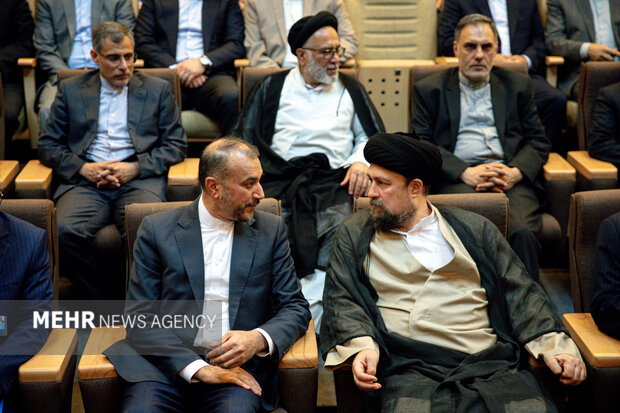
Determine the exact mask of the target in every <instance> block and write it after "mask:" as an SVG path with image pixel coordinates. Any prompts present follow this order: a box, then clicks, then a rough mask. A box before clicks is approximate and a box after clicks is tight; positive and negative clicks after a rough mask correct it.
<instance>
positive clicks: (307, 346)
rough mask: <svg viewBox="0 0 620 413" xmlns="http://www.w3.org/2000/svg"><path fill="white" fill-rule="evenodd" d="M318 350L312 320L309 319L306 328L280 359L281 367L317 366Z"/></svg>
mask: <svg viewBox="0 0 620 413" xmlns="http://www.w3.org/2000/svg"><path fill="white" fill-rule="evenodd" d="M318 362H319V352H318V349H317V347H316V334H315V333H314V320H310V324H309V325H308V330H307V331H306V333H305V334H304V335H303V336H301V337H300V338H299V340H297V341H296V342H295V344H293V347H291V348H290V350H289V351H287V352H286V354H285V355H284V357H283V358H282V360H280V365H279V366H278V367H279V368H281V369H300V368H310V367H316V366H318Z"/></svg>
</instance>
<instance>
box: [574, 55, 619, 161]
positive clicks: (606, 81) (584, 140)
mask: <svg viewBox="0 0 620 413" xmlns="http://www.w3.org/2000/svg"><path fill="white" fill-rule="evenodd" d="M616 82H620V62H587V63H585V64H582V65H581V70H580V71H579V95H578V97H577V102H578V115H577V133H578V137H579V149H581V150H586V149H587V144H588V136H589V135H590V129H591V128H592V115H593V114H594V106H595V105H596V98H597V97H598V91H599V89H600V88H602V87H605V86H607V85H611V84H612V83H616Z"/></svg>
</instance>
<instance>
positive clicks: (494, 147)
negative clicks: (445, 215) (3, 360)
mask: <svg viewBox="0 0 620 413" xmlns="http://www.w3.org/2000/svg"><path fill="white" fill-rule="evenodd" d="M497 36H498V35H497V30H496V29H495V25H494V24H493V21H492V20H491V19H490V18H488V17H486V16H483V15H480V14H470V15H468V16H465V17H463V18H462V19H461V20H460V21H459V23H458V25H457V26H456V30H455V35H454V39H455V41H454V54H455V56H457V57H458V58H459V67H458V68H453V69H448V70H446V71H443V72H442V73H439V74H437V75H435V76H429V77H427V78H425V79H422V80H421V81H419V82H415V84H414V88H413V94H414V102H415V108H414V117H413V120H412V122H411V129H412V130H414V131H415V132H416V133H417V135H418V136H419V137H420V138H422V139H425V140H428V141H430V142H432V143H434V144H435V145H437V146H439V149H440V150H441V154H442V156H443V159H444V162H443V168H442V171H443V173H442V177H443V180H442V181H441V182H440V184H439V185H438V186H437V187H436V188H435V189H434V190H435V191H436V192H438V193H468V192H476V191H492V192H504V193H505V194H506V196H507V197H508V200H509V202H510V208H509V219H508V225H509V228H508V237H509V240H510V245H512V248H513V249H514V250H515V252H516V253H517V256H519V258H520V259H521V261H523V264H524V265H525V268H527V271H528V273H529V274H530V276H531V277H532V278H533V279H534V280H538V271H539V268H538V255H539V250H540V244H539V243H538V240H537V238H536V234H537V233H538V232H539V231H540V229H541V227H542V216H541V213H540V202H539V198H538V197H539V196H540V197H544V186H543V185H542V183H541V182H540V177H539V173H540V171H541V169H542V166H543V165H544V163H545V162H546V161H547V157H548V155H549V142H548V141H547V138H546V137H545V131H544V129H543V127H542V125H541V123H540V119H539V117H538V113H537V112H536V106H535V105H534V99H533V96H532V81H531V80H530V78H529V77H528V76H525V75H523V74H521V73H517V72H514V71H508V70H504V69H501V68H498V67H492V66H493V59H494V57H495V54H496V53H497V40H498V37H497Z"/></svg>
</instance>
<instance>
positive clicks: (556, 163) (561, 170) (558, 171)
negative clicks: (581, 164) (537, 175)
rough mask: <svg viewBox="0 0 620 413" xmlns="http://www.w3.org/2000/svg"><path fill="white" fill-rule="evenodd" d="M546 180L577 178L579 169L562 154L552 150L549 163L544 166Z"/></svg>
mask: <svg viewBox="0 0 620 413" xmlns="http://www.w3.org/2000/svg"><path fill="white" fill-rule="evenodd" d="M543 171H544V174H545V181H557V180H567V179H568V180H576V179H577V171H576V170H575V168H573V166H572V165H571V164H570V163H568V161H566V159H564V158H562V156H560V154H558V153H555V152H551V153H550V154H549V159H547V163H545V165H544V166H543Z"/></svg>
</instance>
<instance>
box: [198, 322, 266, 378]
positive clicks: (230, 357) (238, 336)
mask: <svg viewBox="0 0 620 413" xmlns="http://www.w3.org/2000/svg"><path fill="white" fill-rule="evenodd" d="M267 346H268V344H267V340H265V337H263V335H262V334H261V333H259V332H258V331H256V330H251V331H238V330H233V331H229V332H228V333H226V334H224V336H223V337H222V338H221V339H220V340H219V341H218V342H217V343H214V344H212V345H211V346H210V347H211V348H212V349H213V350H211V351H209V352H208V353H207V359H208V361H209V363H212V364H216V365H218V366H220V367H224V368H226V369H231V368H234V367H238V366H241V365H242V364H244V363H245V362H246V361H248V360H249V359H251V358H252V357H254V355H255V354H256V353H259V352H261V351H263V350H266V349H267V348H268V347H267Z"/></svg>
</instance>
